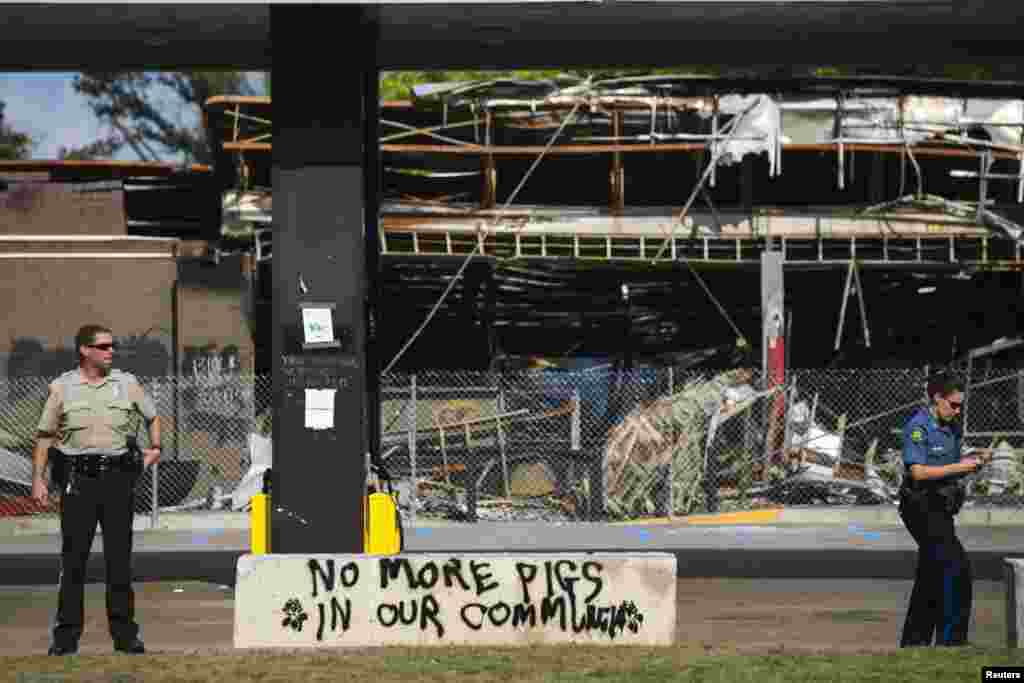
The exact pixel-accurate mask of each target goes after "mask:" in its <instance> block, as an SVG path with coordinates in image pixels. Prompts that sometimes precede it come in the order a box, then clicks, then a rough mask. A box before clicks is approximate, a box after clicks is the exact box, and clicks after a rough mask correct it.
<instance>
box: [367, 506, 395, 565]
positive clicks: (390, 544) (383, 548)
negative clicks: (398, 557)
mask: <svg viewBox="0 0 1024 683" xmlns="http://www.w3.org/2000/svg"><path fill="white" fill-rule="evenodd" d="M363 551H364V552H365V553H366V554H367V555H395V554H397V553H400V552H402V520H401V518H400V517H399V515H398V506H397V505H396V504H395V499H394V497H393V495H390V494H387V493H371V494H369V495H368V496H366V497H365V498H363Z"/></svg>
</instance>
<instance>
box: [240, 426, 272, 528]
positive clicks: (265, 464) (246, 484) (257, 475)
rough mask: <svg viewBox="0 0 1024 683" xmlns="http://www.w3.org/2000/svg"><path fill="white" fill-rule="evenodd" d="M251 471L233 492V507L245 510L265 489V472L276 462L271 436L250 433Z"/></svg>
mask: <svg viewBox="0 0 1024 683" xmlns="http://www.w3.org/2000/svg"><path fill="white" fill-rule="evenodd" d="M249 456H250V464H249V471H248V472H246V473H245V476H244V477H242V481H240V482H238V486H236V487H235V490H234V491H232V492H231V509H232V510H235V511H240V510H245V509H247V508H248V507H249V500H250V499H251V498H252V497H253V496H255V495H256V494H257V493H260V492H261V491H262V490H263V473H264V472H266V471H267V470H268V469H270V468H271V467H272V466H273V464H274V455H273V445H272V442H271V440H270V439H269V438H267V437H265V436H260V435H259V434H249Z"/></svg>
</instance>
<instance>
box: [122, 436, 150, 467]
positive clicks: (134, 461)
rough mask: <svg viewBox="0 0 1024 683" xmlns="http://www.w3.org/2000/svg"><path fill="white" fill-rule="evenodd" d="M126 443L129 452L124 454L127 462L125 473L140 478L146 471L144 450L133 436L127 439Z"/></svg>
mask: <svg viewBox="0 0 1024 683" xmlns="http://www.w3.org/2000/svg"><path fill="white" fill-rule="evenodd" d="M125 441H126V442H127V444H128V452H127V453H125V454H124V459H125V460H124V464H123V466H122V467H123V469H124V470H125V471H127V472H131V473H132V475H134V476H135V477H139V476H141V475H142V471H143V470H144V469H145V465H144V458H143V456H142V449H141V448H139V440H138V438H137V437H136V436H135V435H134V434H133V435H131V436H129V437H127V438H126V439H125Z"/></svg>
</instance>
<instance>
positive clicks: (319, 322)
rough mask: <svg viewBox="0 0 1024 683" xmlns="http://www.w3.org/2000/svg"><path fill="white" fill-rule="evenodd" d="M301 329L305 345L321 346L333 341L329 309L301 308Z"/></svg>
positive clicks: (332, 326) (332, 327)
mask: <svg viewBox="0 0 1024 683" xmlns="http://www.w3.org/2000/svg"><path fill="white" fill-rule="evenodd" d="M302 329H303V331H304V333H305V336H306V343H307V344H322V343H325V342H332V341H334V325H333V323H332V321H331V309H329V308H303V309H302Z"/></svg>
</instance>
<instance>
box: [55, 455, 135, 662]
mask: <svg viewBox="0 0 1024 683" xmlns="http://www.w3.org/2000/svg"><path fill="white" fill-rule="evenodd" d="M134 486H135V476H134V475H133V474H131V473H128V472H122V471H112V472H104V473H101V474H99V475H97V476H95V477H89V476H78V484H77V490H72V491H71V493H70V495H68V494H67V492H66V490H65V491H63V492H62V493H65V495H64V496H63V498H62V501H61V511H60V530H61V536H62V539H63V540H62V547H61V573H60V595H59V597H58V601H57V618H56V623H55V624H54V628H53V642H54V644H58V645H67V646H74V645H77V643H78V639H79V638H80V637H81V635H82V627H83V619H84V612H85V605H84V595H83V592H84V588H85V585H84V584H85V568H86V563H87V561H88V559H89V552H90V550H91V548H92V542H93V538H94V537H95V535H96V523H97V522H99V525H100V528H101V530H102V533H103V558H104V560H105V561H106V572H107V576H106V579H107V620H108V623H109V626H110V635H111V637H112V638H113V640H114V642H115V643H122V642H125V643H130V642H132V641H133V640H134V639H135V638H136V637H137V636H138V633H139V627H138V624H136V622H135V594H134V592H133V591H132V568H131V553H132V521H133V518H134V500H133V498H134V495H133V493H134Z"/></svg>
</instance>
